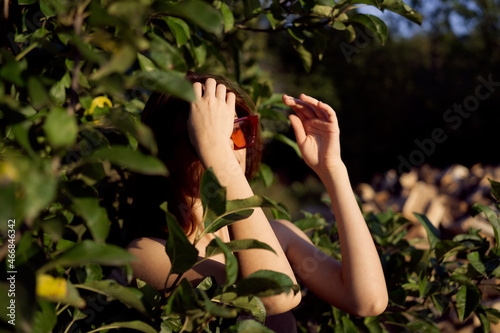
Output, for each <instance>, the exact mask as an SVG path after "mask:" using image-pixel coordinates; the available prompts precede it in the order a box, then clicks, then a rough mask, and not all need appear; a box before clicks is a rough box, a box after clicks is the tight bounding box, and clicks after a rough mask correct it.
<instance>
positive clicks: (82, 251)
mask: <svg viewBox="0 0 500 333" xmlns="http://www.w3.org/2000/svg"><path fill="white" fill-rule="evenodd" d="M132 260H135V257H134V256H133V255H132V254H131V253H129V252H128V251H127V250H125V249H123V248H121V247H119V246H116V245H111V244H100V243H96V242H94V241H91V240H83V241H82V242H80V243H77V244H75V246H73V247H72V248H70V249H69V250H67V251H66V252H64V253H62V254H61V255H60V256H58V257H57V258H56V259H54V260H52V261H49V262H48V263H47V264H45V265H44V266H42V267H41V268H40V269H39V271H40V272H45V271H48V270H50V269H53V268H56V267H78V266H81V265H87V264H90V263H95V264H100V265H106V266H121V265H125V264H128V263H129V262H131V261H132Z"/></svg>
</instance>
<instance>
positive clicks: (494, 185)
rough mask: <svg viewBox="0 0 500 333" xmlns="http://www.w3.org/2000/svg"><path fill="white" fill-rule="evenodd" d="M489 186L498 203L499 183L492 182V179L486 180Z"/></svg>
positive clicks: (499, 196)
mask: <svg viewBox="0 0 500 333" xmlns="http://www.w3.org/2000/svg"><path fill="white" fill-rule="evenodd" d="M488 180H489V182H490V184H491V193H493V196H494V197H495V199H497V201H500V183H499V182H496V181H494V180H493V179H488Z"/></svg>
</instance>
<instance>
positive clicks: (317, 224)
mask: <svg viewBox="0 0 500 333" xmlns="http://www.w3.org/2000/svg"><path fill="white" fill-rule="evenodd" d="M293 224H295V225H296V226H297V227H298V228H299V229H300V230H302V231H304V232H306V231H309V230H313V229H319V228H323V227H326V226H328V223H327V222H326V221H325V218H324V217H322V216H320V215H315V216H313V217H309V218H304V219H301V220H297V221H295V222H293Z"/></svg>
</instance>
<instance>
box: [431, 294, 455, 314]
mask: <svg viewBox="0 0 500 333" xmlns="http://www.w3.org/2000/svg"><path fill="white" fill-rule="evenodd" d="M431 298H432V302H433V303H434V306H435V307H436V309H437V310H438V313H439V315H440V316H441V315H443V313H444V312H445V311H446V310H447V309H448V307H449V306H450V302H451V300H450V298H449V297H446V296H444V295H441V294H434V295H432V296H431Z"/></svg>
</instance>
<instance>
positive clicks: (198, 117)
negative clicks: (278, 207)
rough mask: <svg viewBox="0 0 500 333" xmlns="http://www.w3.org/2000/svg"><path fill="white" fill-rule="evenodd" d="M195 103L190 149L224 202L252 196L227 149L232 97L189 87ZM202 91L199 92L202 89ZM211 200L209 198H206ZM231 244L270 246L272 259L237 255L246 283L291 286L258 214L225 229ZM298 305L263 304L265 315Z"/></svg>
mask: <svg viewBox="0 0 500 333" xmlns="http://www.w3.org/2000/svg"><path fill="white" fill-rule="evenodd" d="M193 87H194V90H195V95H196V101H195V102H194V103H193V104H192V107H191V113H190V116H189V120H188V128H189V131H190V138H191V142H192V143H193V146H194V147H195V149H196V150H197V153H198V156H199V158H200V160H201V162H202V164H203V166H204V167H205V169H207V168H212V169H213V171H214V173H215V175H216V177H217V179H218V180H219V182H220V183H221V185H222V186H225V187H226V198H227V200H234V199H244V198H248V197H251V196H253V195H254V193H253V191H252V189H251V187H250V185H249V184H248V181H247V179H246V177H245V174H244V171H243V170H242V168H241V167H240V165H239V164H240V163H243V162H244V157H243V158H242V159H243V160H242V159H241V158H240V160H238V158H237V157H236V156H237V155H235V152H234V151H233V149H232V145H231V141H230V140H231V139H230V136H231V133H232V128H233V121H234V116H235V96H234V94H232V93H228V94H226V87H225V86H224V85H217V84H216V82H215V80H213V79H208V80H207V81H206V83H205V86H204V87H202V85H201V84H200V83H195V84H194V85H193ZM203 88H204V89H203ZM207 195H210V193H207ZM229 230H230V233H231V238H233V239H257V240H259V241H261V242H264V243H266V244H268V245H269V246H271V247H272V248H273V249H274V250H275V251H276V253H277V254H275V253H272V252H270V251H267V250H260V249H255V250H245V251H241V252H239V253H238V254H237V256H238V261H239V268H240V274H241V276H243V277H246V276H248V275H250V274H252V273H254V272H256V271H258V270H273V271H277V272H281V273H283V274H286V275H288V276H289V277H290V279H291V280H292V281H293V282H294V283H296V279H295V275H294V273H293V270H292V268H291V266H290V264H289V262H288V260H287V258H286V255H285V253H284V252H283V250H282V248H281V246H280V244H279V242H278V240H277V238H276V235H275V234H274V232H273V230H272V228H271V225H270V224H269V221H268V220H267V218H266V216H265V214H264V213H263V211H262V209H260V208H257V209H254V212H253V214H252V215H251V216H250V217H248V218H247V219H245V220H242V221H238V222H236V223H234V224H231V225H230V227H229ZM300 300H301V295H300V293H297V294H296V295H294V294H293V293H289V294H280V295H276V296H271V297H266V298H263V299H262V301H263V302H264V305H265V307H266V310H267V314H268V315H272V314H279V313H283V312H286V311H288V310H290V309H293V308H294V307H295V306H297V305H298V303H299V302H300Z"/></svg>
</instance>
